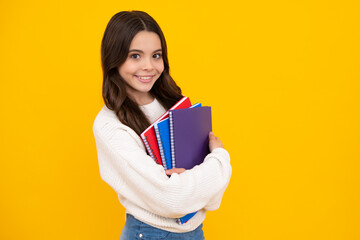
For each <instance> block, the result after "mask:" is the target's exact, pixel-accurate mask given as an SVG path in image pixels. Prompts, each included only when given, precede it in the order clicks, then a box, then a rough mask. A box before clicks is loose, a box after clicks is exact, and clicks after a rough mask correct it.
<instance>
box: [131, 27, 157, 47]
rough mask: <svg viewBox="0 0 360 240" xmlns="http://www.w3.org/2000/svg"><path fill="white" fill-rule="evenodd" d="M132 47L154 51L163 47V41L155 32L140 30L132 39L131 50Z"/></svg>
mask: <svg viewBox="0 0 360 240" xmlns="http://www.w3.org/2000/svg"><path fill="white" fill-rule="evenodd" d="M131 49H139V50H142V51H145V50H150V51H151V50H152V51H154V50H157V49H161V41H160V38H159V36H158V35H157V34H156V33H154V32H148V31H140V32H138V33H137V34H136V35H135V37H134V38H133V40H132V41H131V44H130V50H131Z"/></svg>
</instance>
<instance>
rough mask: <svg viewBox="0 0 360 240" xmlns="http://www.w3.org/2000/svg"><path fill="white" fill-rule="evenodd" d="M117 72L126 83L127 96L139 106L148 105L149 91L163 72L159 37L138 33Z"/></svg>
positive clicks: (152, 34)
mask: <svg viewBox="0 0 360 240" xmlns="http://www.w3.org/2000/svg"><path fill="white" fill-rule="evenodd" d="M118 71H119V74H120V76H121V77H122V78H123V79H124V80H125V82H126V91H127V94H129V95H130V96H131V97H132V98H133V99H134V100H135V101H136V102H137V103H138V104H139V105H143V104H147V103H150V102H151V101H152V99H153V98H152V96H151V94H150V92H149V91H150V90H151V88H152V87H153V85H154V83H155V82H156V80H157V79H158V78H159V77H160V75H161V73H162V72H163V71H164V61H163V59H162V49H161V41H160V38H159V36H158V35H157V34H156V33H154V32H148V31H140V32H138V33H137V34H136V35H135V37H134V38H133V40H132V42H131V44H130V49H129V54H128V56H127V59H126V60H125V62H124V63H123V64H122V65H121V66H120V67H119V68H118Z"/></svg>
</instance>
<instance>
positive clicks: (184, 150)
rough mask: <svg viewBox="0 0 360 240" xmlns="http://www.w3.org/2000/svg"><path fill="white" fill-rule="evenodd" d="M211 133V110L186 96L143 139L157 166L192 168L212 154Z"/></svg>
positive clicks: (158, 120)
mask: <svg viewBox="0 0 360 240" xmlns="http://www.w3.org/2000/svg"><path fill="white" fill-rule="evenodd" d="M211 131H212V121H211V107H202V106H201V104H199V103H197V104H194V105H191V102H190V99H189V98H188V97H183V98H182V99H181V100H180V101H179V102H177V103H176V104H175V105H174V106H173V107H172V108H170V109H169V110H168V111H167V112H166V113H164V114H163V115H162V116H161V117H160V118H159V119H157V120H156V121H155V122H154V123H153V124H151V125H150V126H149V127H148V128H147V129H146V130H145V131H144V132H143V133H142V134H141V135H140V136H141V138H142V140H143V142H144V144H145V146H146V149H147V151H148V153H149V155H150V156H151V157H152V158H153V159H154V160H155V162H156V163H157V164H160V165H162V166H163V167H164V168H165V169H171V168H185V169H191V168H193V167H194V166H196V165H199V164H201V163H202V162H203V161H204V158H205V157H206V155H207V154H208V153H209V132H211ZM195 214H196V212H194V213H190V214H188V215H186V216H184V217H182V218H180V219H179V223H180V224H183V223H186V222H187V221H188V220H189V219H190V218H191V217H193V216H194V215H195Z"/></svg>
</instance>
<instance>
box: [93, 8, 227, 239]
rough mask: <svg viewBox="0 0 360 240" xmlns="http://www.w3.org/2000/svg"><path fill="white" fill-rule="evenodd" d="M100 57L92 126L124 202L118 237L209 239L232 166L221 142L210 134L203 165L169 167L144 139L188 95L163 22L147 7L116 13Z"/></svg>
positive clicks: (107, 177)
mask: <svg viewBox="0 0 360 240" xmlns="http://www.w3.org/2000/svg"><path fill="white" fill-rule="evenodd" d="M101 62H102V69H103V88H102V94H103V98H104V102H105V105H104V107H103V108H102V109H101V111H100V112H99V114H98V115H97V117H96V119H95V122H94V126H93V131H94V135H95V140H96V147H97V153H98V159H99V168H100V174H101V177H102V179H103V180H104V181H105V182H107V183H108V184H109V185H110V186H111V187H112V188H113V189H114V190H115V191H116V193H117V194H118V196H119V200H120V202H121V204H122V205H123V206H124V207H125V208H126V223H125V226H124V228H123V230H122V232H121V237H120V239H122V240H128V239H129V240H133V239H194V240H198V239H204V235H203V231H202V222H203V221H204V219H205V214H206V211H208V210H216V209H217V208H219V206H220V202H221V199H222V196H223V194H224V191H225V189H226V187H227V185H228V183H229V180H230V176H231V171H232V170H231V166H230V156H229V153H228V152H227V151H226V150H225V149H224V147H223V144H222V142H221V141H220V139H219V138H218V137H216V136H215V135H214V134H213V133H209V149H210V152H211V153H210V154H208V155H207V156H206V158H205V160H204V162H203V163H202V164H200V165H199V166H196V167H194V168H193V169H191V170H185V169H179V168H175V169H171V170H167V171H165V170H164V168H163V167H162V166H161V165H157V164H156V163H155V161H154V160H153V159H152V158H151V157H150V156H148V155H147V153H146V149H145V146H144V144H143V143H142V141H141V139H140V137H139V135H140V134H141V133H142V132H143V131H144V130H145V129H146V128H147V127H148V126H149V125H150V124H151V123H152V122H154V121H155V120H156V119H157V118H159V117H160V116H161V115H162V114H164V113H165V111H166V110H168V109H169V108H170V107H172V106H173V105H174V104H175V103H176V102H177V101H179V100H180V99H181V98H182V95H181V89H180V88H179V87H178V86H177V85H176V83H175V81H174V80H173V79H172V78H171V76H170V74H169V62H168V58H167V48H166V42H165V38H164V35H163V33H162V31H161V29H160V27H159V25H158V24H157V23H156V22H155V20H154V19H153V18H152V17H151V16H149V15H148V14H147V13H145V12H140V11H131V12H127V11H126V12H119V13H117V14H115V15H114V16H113V17H112V18H111V20H110V22H109V23H108V25H107V27H106V30H105V33H104V36H103V39H102V43H101ZM169 176H170V177H169ZM196 211H197V213H196V214H195V216H193V217H192V218H191V219H190V220H189V221H188V222H187V223H185V224H179V223H178V221H177V220H178V218H180V217H182V216H184V215H186V214H188V213H192V212H196Z"/></svg>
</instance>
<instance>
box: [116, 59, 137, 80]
mask: <svg viewBox="0 0 360 240" xmlns="http://www.w3.org/2000/svg"><path fill="white" fill-rule="evenodd" d="M118 70H119V74H120V76H122V77H124V76H126V75H128V74H133V73H134V72H135V70H136V68H135V67H134V65H133V64H128V63H127V62H125V63H124V64H123V65H122V66H121V67H119V68H118Z"/></svg>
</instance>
